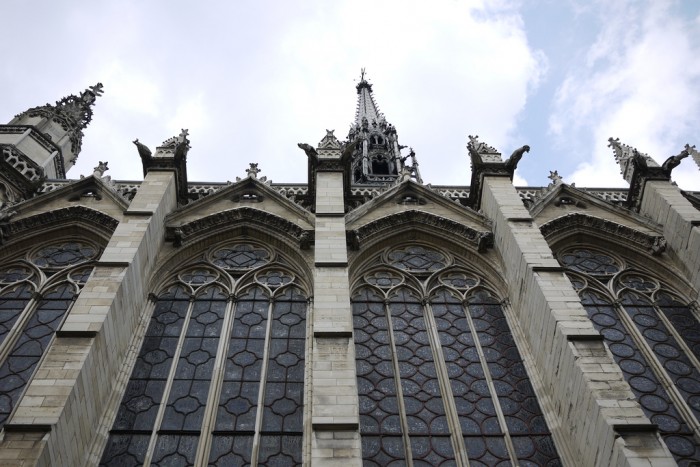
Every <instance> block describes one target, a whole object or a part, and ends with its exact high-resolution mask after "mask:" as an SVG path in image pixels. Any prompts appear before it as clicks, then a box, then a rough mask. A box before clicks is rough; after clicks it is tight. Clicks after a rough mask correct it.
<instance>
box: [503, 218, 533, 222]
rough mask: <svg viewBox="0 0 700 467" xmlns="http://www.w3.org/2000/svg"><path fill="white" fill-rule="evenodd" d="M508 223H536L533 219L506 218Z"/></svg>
mask: <svg viewBox="0 0 700 467" xmlns="http://www.w3.org/2000/svg"><path fill="white" fill-rule="evenodd" d="M506 221H507V222H534V221H535V219H533V218H532V217H506Z"/></svg>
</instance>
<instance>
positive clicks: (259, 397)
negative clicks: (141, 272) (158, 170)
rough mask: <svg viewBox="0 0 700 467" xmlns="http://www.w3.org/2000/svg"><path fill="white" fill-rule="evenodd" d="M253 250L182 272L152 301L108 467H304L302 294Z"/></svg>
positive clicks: (248, 246) (237, 250) (106, 456)
mask: <svg viewBox="0 0 700 467" xmlns="http://www.w3.org/2000/svg"><path fill="white" fill-rule="evenodd" d="M285 263H286V261H284V260H283V259H282V258H281V257H279V255H277V254H276V253H275V252H273V251H271V250H269V249H267V248H265V247H262V246H260V245H256V244H252V243H239V244H234V245H228V246H224V247H219V248H214V249H213V250H211V251H210V252H209V254H208V255H207V256H206V261H204V262H202V261H199V262H197V261H194V262H190V263H187V264H186V265H184V266H183V267H182V269H181V271H180V273H179V274H178V275H177V276H176V278H173V280H172V281H171V283H170V285H168V286H167V287H165V288H164V289H163V290H162V291H161V292H160V293H159V294H158V295H157V298H156V299H155V306H154V310H153V315H152V317H151V321H150V325H149V327H148V329H147V331H146V336H145V338H144V340H143V344H142V347H141V350H140V352H139V356H138V358H137V360H136V363H135V365H134V369H133V371H132V374H131V378H130V380H129V383H128V385H127V388H126V391H125V394H124V398H123V399H122V403H121V406H120V407H119V410H118V413H117V416H116V420H115V422H114V425H113V427H112V430H111V431H110V436H109V440H108V442H107V446H106V448H105V451H104V453H103V456H102V461H101V465H108V466H125V465H141V464H143V463H150V465H168V466H170V465H204V464H208V465H220V466H228V465H248V464H251V463H254V462H257V463H259V464H261V465H298V464H300V463H301V462H302V453H303V446H304V442H303V434H304V427H303V416H304V393H305V392H304V376H305V364H304V362H305V353H306V336H307V320H306V310H307V294H306V292H305V291H304V290H306V286H305V282H304V281H303V280H302V279H300V277H299V276H298V274H296V273H295V272H294V271H292V270H291V269H290V268H289V267H288V266H287V265H286V264H285Z"/></svg>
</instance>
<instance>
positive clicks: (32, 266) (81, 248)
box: [0, 241, 99, 427]
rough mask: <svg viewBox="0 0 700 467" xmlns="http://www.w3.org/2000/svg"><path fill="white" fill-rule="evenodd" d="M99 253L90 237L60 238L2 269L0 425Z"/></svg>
mask: <svg viewBox="0 0 700 467" xmlns="http://www.w3.org/2000/svg"><path fill="white" fill-rule="evenodd" d="M98 252H99V249H98V248H97V246H96V245H93V244H90V243H86V242H73V241H63V242H56V243H52V244H49V245H44V246H41V247H39V248H35V249H33V250H31V251H29V252H27V253H26V254H25V255H24V256H22V257H20V258H16V259H14V260H11V261H9V262H8V264H7V265H6V266H3V267H2V268H1V269H0V427H2V426H3V425H4V424H5V423H6V422H7V421H8V420H9V418H10V415H11V414H12V412H13V410H14V409H15V407H16V406H17V403H18V402H19V401H20V399H21V397H22V395H23V394H24V391H25V389H26V387H27V385H28V383H29V381H30V380H31V378H32V376H33V375H34V372H35V370H36V368H37V367H38V365H39V362H40V361H41V359H42V358H43V356H44V354H45V353H46V350H47V349H48V347H49V345H50V344H51V341H52V340H53V338H54V335H55V333H56V331H57V330H58V329H59V328H60V327H61V324H62V323H63V321H64V319H65V317H66V315H67V314H68V311H69V310H70V308H71V306H72V304H73V302H74V301H75V299H76V298H77V296H78V294H79V293H80V290H81V289H82V287H83V285H84V284H85V282H86V281H87V279H88V277H89V276H90V274H91V273H92V269H93V266H92V264H91V262H92V260H94V259H95V258H97V256H98Z"/></svg>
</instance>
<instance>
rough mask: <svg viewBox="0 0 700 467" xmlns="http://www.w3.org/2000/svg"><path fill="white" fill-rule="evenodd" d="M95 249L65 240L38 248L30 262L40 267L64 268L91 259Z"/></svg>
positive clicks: (95, 252) (94, 254)
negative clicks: (64, 241)
mask: <svg viewBox="0 0 700 467" xmlns="http://www.w3.org/2000/svg"><path fill="white" fill-rule="evenodd" d="M96 255H97V249H96V248H95V247H93V246H90V245H86V244H83V243H79V242H66V243H62V244H58V245H51V246H47V247H44V248H42V249H40V250H39V251H37V252H36V254H34V256H33V257H32V262H33V263H34V264H36V265H37V266H39V267H40V268H64V267H67V266H71V265H73V264H77V263H80V262H83V261H87V260H90V259H93V258H94V257H95V256H96Z"/></svg>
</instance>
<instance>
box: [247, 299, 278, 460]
mask: <svg viewBox="0 0 700 467" xmlns="http://www.w3.org/2000/svg"><path fill="white" fill-rule="evenodd" d="M274 304H275V302H274V298H273V297H270V299H269V302H268V304H267V323H266V326H265V344H264V346H263V349H264V351H263V361H262V368H261V369H260V375H261V376H260V389H259V390H258V407H257V413H256V414H255V434H254V435H253V452H252V453H251V457H250V463H251V464H250V465H251V466H252V467H257V465H258V453H259V452H260V430H261V429H262V419H263V413H264V412H265V387H266V386H267V368H268V367H269V362H268V360H269V357H270V340H271V339H272V336H271V334H272V332H271V331H272V318H273V316H272V307H273V306H274Z"/></svg>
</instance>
